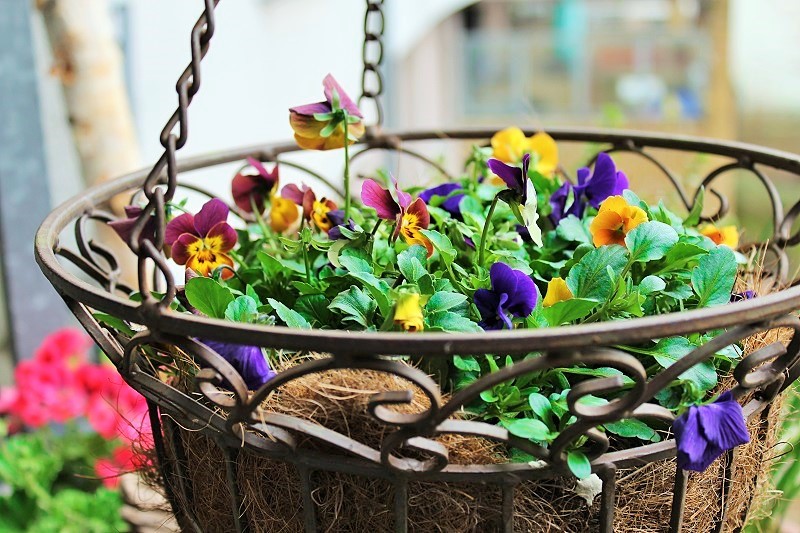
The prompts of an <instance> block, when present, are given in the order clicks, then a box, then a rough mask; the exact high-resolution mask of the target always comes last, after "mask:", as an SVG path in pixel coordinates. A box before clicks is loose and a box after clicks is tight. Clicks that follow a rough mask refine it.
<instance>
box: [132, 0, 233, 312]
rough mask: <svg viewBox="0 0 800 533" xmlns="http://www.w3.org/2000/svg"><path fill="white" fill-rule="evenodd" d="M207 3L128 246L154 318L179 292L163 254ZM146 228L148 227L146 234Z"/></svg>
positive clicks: (206, 31) (196, 85) (208, 30)
mask: <svg viewBox="0 0 800 533" xmlns="http://www.w3.org/2000/svg"><path fill="white" fill-rule="evenodd" d="M204 2H205V9H204V11H203V14H202V15H200V18H199V19H198V20H197V22H196V23H195V25H194V27H193V28H192V34H191V49H192V61H191V63H189V65H188V66H187V67H186V69H185V70H184V71H183V73H182V74H181V76H180V77H179V78H178V83H177V84H176V87H175V89H176V91H177V92H178V108H177V109H176V110H175V112H174V113H173V114H172V116H171V117H170V118H169V120H168V121H167V124H166V125H165V126H164V129H163V130H161V136H160V140H161V146H163V147H164V153H163V154H162V155H161V157H160V158H159V160H158V161H157V162H156V164H155V166H153V169H152V170H151V171H150V173H149V174H148V175H147V178H146V179H145V182H144V184H143V185H142V192H143V193H144V195H145V197H146V198H147V205H146V206H145V207H144V209H143V210H142V212H141V214H140V215H139V216H138V218H137V220H136V224H135V225H134V227H133V230H132V231H131V235H130V238H129V241H128V245H129V246H130V247H131V249H132V250H133V251H134V253H136V254H137V255H138V256H139V292H140V293H141V295H142V309H143V311H144V312H145V314H146V315H153V317H157V316H158V314H159V313H160V311H161V310H162V309H163V308H165V307H167V306H169V304H170V303H171V302H172V300H173V299H174V298H175V293H176V289H175V279H174V278H173V276H172V273H171V272H170V270H169V265H168V264H167V262H166V260H165V257H164V254H163V253H162V250H163V248H164V233H165V231H166V219H165V206H166V204H167V202H169V201H170V200H172V197H173V196H174V194H175V189H176V187H177V184H178V182H177V178H178V169H177V165H176V163H175V152H177V151H178V150H180V149H181V148H183V146H184V145H185V144H186V141H187V139H188V137H189V113H188V109H189V104H191V103H192V99H193V98H194V95H195V94H197V91H198V90H199V89H200V81H201V78H200V73H201V70H200V63H201V61H202V60H203V58H204V57H205V55H206V53H207V52H208V45H209V42H210V41H211V37H212V36H213V35H214V10H215V9H216V7H217V4H218V3H219V0H204ZM176 128H177V133H176V131H175V130H176ZM165 169H166V188H164V187H160V185H162V184H164V183H165V180H164V177H165V176H164V170H165ZM153 222H154V223H153ZM145 227H148V230H147V231H146V230H145ZM149 228H152V231H153V233H149V232H150V231H151V230H150V229H149ZM148 260H151V261H152V262H153V264H154V265H155V268H156V269H157V270H158V271H159V272H160V273H161V274H162V275H163V277H164V280H165V282H166V289H165V291H164V296H163V297H162V298H161V299H160V300H159V299H157V298H155V297H154V296H152V294H151V289H150V284H149V282H148V279H147V278H148V276H147V274H146V269H147V261H148Z"/></svg>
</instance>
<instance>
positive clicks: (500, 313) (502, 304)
mask: <svg viewBox="0 0 800 533" xmlns="http://www.w3.org/2000/svg"><path fill="white" fill-rule="evenodd" d="M507 302H508V294H505V293H503V294H501V295H500V299H499V300H498V301H497V309H495V314H496V315H497V318H499V319H500V320H502V321H503V323H504V324H505V325H506V328H508V329H514V324H513V323H512V322H511V318H509V316H508V315H507V314H506V303H507Z"/></svg>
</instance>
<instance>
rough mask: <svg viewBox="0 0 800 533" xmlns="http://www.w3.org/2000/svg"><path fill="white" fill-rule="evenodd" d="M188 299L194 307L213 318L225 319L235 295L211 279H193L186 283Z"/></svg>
mask: <svg viewBox="0 0 800 533" xmlns="http://www.w3.org/2000/svg"><path fill="white" fill-rule="evenodd" d="M185 291H186V299H187V300H188V301H189V303H190V304H191V306H192V307H194V308H195V309H197V310H198V311H200V312H201V313H203V314H204V315H206V316H209V317H211V318H225V311H226V310H227V309H228V305H229V304H230V303H231V302H232V301H233V294H231V291H230V290H228V289H227V288H226V287H223V286H222V285H220V284H219V283H217V282H216V281H214V280H213V279H211V278H204V277H198V278H192V279H190V280H189V281H187V282H186V288H185Z"/></svg>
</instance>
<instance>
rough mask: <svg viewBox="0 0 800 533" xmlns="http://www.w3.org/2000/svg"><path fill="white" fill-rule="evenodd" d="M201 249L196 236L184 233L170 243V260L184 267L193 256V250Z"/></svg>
mask: <svg viewBox="0 0 800 533" xmlns="http://www.w3.org/2000/svg"><path fill="white" fill-rule="evenodd" d="M201 247H202V241H201V240H200V238H199V237H198V236H196V235H192V234H191V233H184V234H183V235H181V236H180V237H178V238H177V239H175V241H173V243H172V250H171V255H172V260H173V261H175V262H176V263H177V264H179V265H184V264H186V262H187V261H188V260H189V258H190V257H191V256H192V255H193V254H194V252H195V250H196V249H198V248H201Z"/></svg>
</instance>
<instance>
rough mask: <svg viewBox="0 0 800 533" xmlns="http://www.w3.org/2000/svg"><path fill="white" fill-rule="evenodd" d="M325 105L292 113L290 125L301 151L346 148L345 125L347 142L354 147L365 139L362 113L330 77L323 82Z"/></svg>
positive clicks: (323, 103)
mask: <svg viewBox="0 0 800 533" xmlns="http://www.w3.org/2000/svg"><path fill="white" fill-rule="evenodd" d="M322 84H323V86H324V87H325V101H324V102H317V103H314V104H307V105H301V106H297V107H292V108H290V109H289V124H290V125H291V126H292V130H294V138H295V140H296V141H297V144H298V145H299V146H300V148H305V149H307V150H332V149H334V148H343V147H344V143H345V124H344V123H345V122H346V123H347V124H346V127H347V142H348V143H353V142H354V140H357V139H358V138H359V137H361V136H362V135H364V123H363V122H362V119H363V117H364V115H362V113H361V111H360V110H359V109H358V107H357V106H356V104H355V102H353V100H351V99H350V97H349V96H347V93H345V92H344V90H343V89H342V87H341V86H340V85H339V84H338V83H337V82H336V80H335V79H333V76H331V75H330V74H328V75H327V76H325V79H324V80H323V82H322Z"/></svg>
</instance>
